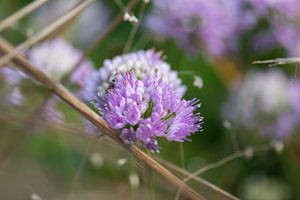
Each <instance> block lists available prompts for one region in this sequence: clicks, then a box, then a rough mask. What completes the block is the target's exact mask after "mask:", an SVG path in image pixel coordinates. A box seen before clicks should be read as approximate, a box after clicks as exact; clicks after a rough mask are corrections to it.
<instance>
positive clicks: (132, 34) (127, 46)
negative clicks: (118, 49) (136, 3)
mask: <svg viewBox="0 0 300 200" xmlns="http://www.w3.org/2000/svg"><path fill="white" fill-rule="evenodd" d="M146 4H147V3H146V2H145V1H144V2H143V4H142V6H141V9H140V12H139V16H138V19H139V21H138V23H136V24H133V28H132V29H131V31H130V33H129V37H128V40H127V42H126V44H125V47H124V50H123V53H127V52H128V51H129V50H130V48H131V46H132V43H133V40H134V37H135V35H136V33H137V31H138V28H139V27H140V25H141V23H142V19H143V15H144V12H145V8H146Z"/></svg>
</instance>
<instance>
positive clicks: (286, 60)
mask: <svg viewBox="0 0 300 200" xmlns="http://www.w3.org/2000/svg"><path fill="white" fill-rule="evenodd" d="M295 63H300V57H293V58H276V59H272V60H257V61H254V62H252V64H268V65H269V66H276V65H287V64H295Z"/></svg>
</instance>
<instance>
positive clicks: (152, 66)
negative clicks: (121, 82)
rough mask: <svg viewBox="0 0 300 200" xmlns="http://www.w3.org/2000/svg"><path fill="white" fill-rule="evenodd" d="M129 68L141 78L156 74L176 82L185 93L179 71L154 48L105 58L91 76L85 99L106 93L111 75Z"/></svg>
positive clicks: (180, 93) (169, 81)
mask: <svg viewBox="0 0 300 200" xmlns="http://www.w3.org/2000/svg"><path fill="white" fill-rule="evenodd" d="M128 70H131V71H134V73H135V74H136V76H137V77H138V78H139V79H144V78H145V76H146V75H150V74H156V76H158V78H160V79H162V80H163V81H165V82H168V83H172V84H174V87H175V88H176V91H177V92H178V94H179V95H180V96H183V94H184V93H185V90H186V87H185V86H183V85H182V84H181V80H180V79H179V78H178V74H177V72H175V71H173V70H171V67H170V65H169V64H167V63H166V62H164V61H163V60H162V59H161V53H158V52H155V51H154V50H146V51H144V50H141V51H137V52H133V53H128V54H125V55H121V56H116V57H115V58H113V59H112V60H105V61H104V65H103V66H102V67H101V68H100V69H99V72H96V73H94V74H93V75H91V76H90V81H89V82H88V83H87V85H88V86H86V87H85V88H86V91H85V93H84V96H85V100H86V101H91V100H93V99H92V98H93V97H94V96H95V93H100V94H101V95H104V94H105V91H106V90H107V89H108V87H109V86H110V82H111V80H110V79H111V77H113V76H114V75H115V74H116V73H118V72H126V71H128Z"/></svg>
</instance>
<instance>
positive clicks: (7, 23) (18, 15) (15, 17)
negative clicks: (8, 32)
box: [0, 0, 48, 32]
mask: <svg viewBox="0 0 300 200" xmlns="http://www.w3.org/2000/svg"><path fill="white" fill-rule="evenodd" d="M47 1H48V0H36V1H33V2H31V3H30V4H28V5H27V6H25V7H24V8H22V9H21V10H19V11H17V12H15V13H13V14H12V15H11V16H9V17H7V18H5V19H4V20H2V21H1V22H0V32H1V31H3V30H5V29H7V28H9V27H11V26H13V25H14V24H15V23H16V22H17V21H19V20H20V19H22V18H23V17H25V16H26V15H28V14H30V13H32V12H33V11H34V10H36V9H37V8H39V7H40V6H42V5H43V4H45V3H46V2H47Z"/></svg>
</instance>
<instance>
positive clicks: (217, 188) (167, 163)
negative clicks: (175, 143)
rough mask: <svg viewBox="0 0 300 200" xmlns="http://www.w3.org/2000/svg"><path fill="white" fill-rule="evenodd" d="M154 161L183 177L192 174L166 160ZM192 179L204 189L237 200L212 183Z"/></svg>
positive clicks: (198, 178)
mask: <svg viewBox="0 0 300 200" xmlns="http://www.w3.org/2000/svg"><path fill="white" fill-rule="evenodd" d="M156 160H158V161H159V162H160V163H162V164H164V165H165V166H167V167H168V168H170V169H171V170H174V171H176V172H177V173H180V174H182V175H184V176H187V177H189V176H192V174H191V173H190V172H188V171H186V170H184V169H182V168H180V167H178V166H177V165H174V164H173V163H170V162H169V161H166V160H163V159H158V158H156ZM192 179H193V180H195V181H197V182H198V183H200V184H202V185H204V186H206V187H208V188H210V189H212V190H214V191H215V192H217V193H219V194H221V195H223V196H224V197H226V198H227V199H230V200H238V198H237V197H235V196H233V195H231V194H229V193H228V192H226V191H225V190H223V189H221V188H219V187H218V186H216V185H214V184H212V183H210V182H208V181H206V180H204V179H203V178H200V177H198V176H192Z"/></svg>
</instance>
